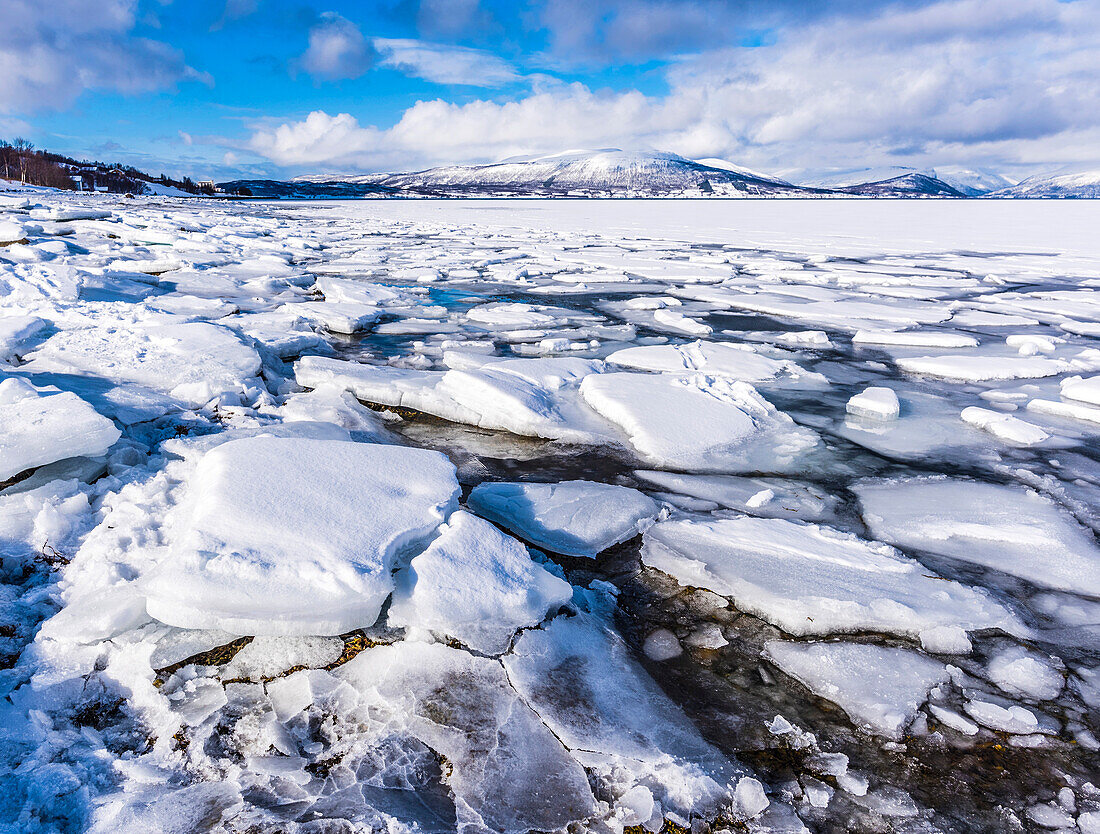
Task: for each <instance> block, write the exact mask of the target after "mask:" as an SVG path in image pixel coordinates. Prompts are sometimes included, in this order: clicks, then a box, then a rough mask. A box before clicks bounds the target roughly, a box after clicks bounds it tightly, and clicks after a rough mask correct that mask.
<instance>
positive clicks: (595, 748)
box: [504, 615, 743, 819]
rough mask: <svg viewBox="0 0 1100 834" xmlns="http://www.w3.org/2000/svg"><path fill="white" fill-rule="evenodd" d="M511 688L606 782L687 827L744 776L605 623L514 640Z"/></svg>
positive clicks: (565, 622)
mask: <svg viewBox="0 0 1100 834" xmlns="http://www.w3.org/2000/svg"><path fill="white" fill-rule="evenodd" d="M504 667H505V669H506V670H507V672H508V677H509V679H510V680H511V682H512V684H513V686H515V687H516V689H517V691H518V692H519V693H520V695H522V696H523V697H524V699H525V700H526V701H527V702H528V703H530V704H531V706H532V707H534V709H535V710H536V711H537V712H538V713H539V715H540V716H541V717H542V719H543V721H545V722H546V724H547V726H548V727H550V729H551V730H553V732H554V734H555V735H556V736H557V737H558V738H560V739H561V740H562V742H564V743H565V745H566V746H567V747H568V748H569V749H570V750H572V751H573V753H574V756H576V758H577V760H578V761H580V762H581V763H582V764H583V765H584V766H585V767H586V768H588V769H589V771H590V772H592V773H594V774H595V775H596V778H597V780H598V782H600V783H601V784H603V785H605V786H607V788H608V789H609V790H611V791H613V792H614V793H616V794H619V793H621V792H625V791H626V790H629V789H630V788H632V787H634V786H635V785H638V784H641V785H644V786H646V787H647V788H649V789H650V791H651V792H652V793H653V795H654V796H655V797H656V798H657V801H658V802H660V803H661V805H662V806H663V808H664V810H665V811H666V813H667V812H671V813H673V814H676V815H679V816H680V818H682V819H683V818H686V817H687V815H688V814H690V813H692V812H693V811H694V812H699V811H701V810H703V809H706V808H713V807H715V806H716V804H717V803H719V802H720V801H721V800H722V799H723V798H725V797H726V796H728V794H729V792H730V790H731V788H732V785H731V782H734V781H736V779H735V777H736V776H737V775H738V774H739V773H742V772H743V771H741V769H740V767H739V766H737V765H736V764H734V763H732V762H730V761H729V759H727V758H726V757H725V756H723V755H722V754H721V753H720V752H719V751H718V750H717V749H715V748H714V747H712V746H711V745H710V744H708V743H707V742H706V741H704V740H703V738H702V737H701V736H700V735H699V731H698V730H697V729H696V728H695V727H694V725H692V723H691V722H690V721H689V720H688V719H687V717H686V716H685V715H684V714H683V713H682V712H681V711H680V709H679V708H678V707H677V706H676V705H675V704H674V703H672V702H671V701H669V700H668V699H667V697H665V696H664V694H663V693H662V692H661V691H660V690H659V689H658V688H657V686H656V684H654V683H653V681H652V680H651V679H650V678H649V677H648V676H647V675H646V674H645V672H644V671H643V670H642V669H641V668H640V667H639V666H638V665H637V663H636V662H635V661H634V660H633V659H632V658H631V657H630V654H629V652H628V651H627V648H626V646H625V644H624V643H623V642H622V639H621V638H620V637H619V636H618V635H617V634H615V633H613V632H611V631H610V630H609V629H608V626H607V625H606V624H605V623H603V622H602V621H601V620H599V619H598V618H595V617H592V616H590V615H579V616H576V617H572V618H558V619H556V620H554V621H553V622H552V623H551V624H550V625H549V626H547V627H546V628H544V629H540V630H538V631H527V632H524V633H523V635H522V636H521V637H520V638H519V639H518V640H517V641H516V645H515V649H514V650H513V652H512V654H510V655H507V656H505V658H504Z"/></svg>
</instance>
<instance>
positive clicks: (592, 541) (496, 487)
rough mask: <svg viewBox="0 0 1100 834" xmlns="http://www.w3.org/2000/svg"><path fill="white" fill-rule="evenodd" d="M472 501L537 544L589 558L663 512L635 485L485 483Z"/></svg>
mask: <svg viewBox="0 0 1100 834" xmlns="http://www.w3.org/2000/svg"><path fill="white" fill-rule="evenodd" d="M467 503H468V504H469V505H470V508H471V509H473V510H474V511H475V512H477V513H480V514H481V515H482V516H484V517H485V518H488V519H491V520H493V521H495V522H497V523H498V524H501V525H502V526H504V527H506V528H507V529H509V530H511V531H512V532H513V533H515V534H516V535H517V536H520V537H521V538H523V539H524V540H526V541H529V542H531V544H533V545H535V546H536V547H541V548H544V549H546V550H550V551H552V552H554V553H562V554H565V555H567V556H587V557H590V558H594V557H595V556H596V555H597V554H599V553H601V552H602V551H604V550H607V548H609V547H611V546H612V545H616V544H618V543H619V542H623V541H626V540H627V539H629V538H633V537H634V536H636V535H638V534H639V533H641V532H642V531H644V530H645V529H646V528H648V527H649V525H650V524H652V523H653V521H654V520H655V519H656V517H657V515H658V513H659V512H660V507H659V506H658V505H657V503H656V502H655V501H653V499H651V498H649V497H647V496H646V495H644V494H642V493H641V492H638V491H637V490H635V489H630V488H629V487H622V486H615V485H613V484H600V483H594V482H592V481H564V482H561V483H556V484H536V483H484V484H479V485H478V486H476V487H474V489H473V491H472V492H471V493H470V496H469V498H467Z"/></svg>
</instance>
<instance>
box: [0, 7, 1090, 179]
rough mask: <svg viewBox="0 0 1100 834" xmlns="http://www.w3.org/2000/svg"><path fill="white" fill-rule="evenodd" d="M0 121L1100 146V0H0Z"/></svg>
mask: <svg viewBox="0 0 1100 834" xmlns="http://www.w3.org/2000/svg"><path fill="white" fill-rule="evenodd" d="M4 16H5V20H6V24H5V26H4V27H3V28H0V78H5V79H7V80H6V81H5V82H3V83H2V84H0V136H6V137H8V138H11V137H13V136H15V135H23V136H26V137H28V138H30V139H31V140H32V141H34V142H35V143H37V144H38V145H40V146H43V147H48V148H50V149H55V150H59V151H64V152H68V153H71V154H74V155H77V156H89V157H98V158H104V159H106V158H110V159H120V160H122V161H125V162H129V163H131V164H135V165H137V166H138V167H141V168H144V169H146V170H149V171H151V172H154V173H159V172H160V171H166V172H168V173H172V174H184V173H186V174H191V175H192V176H196V177H202V178H205V177H207V176H210V177H215V178H217V179H226V178H231V177H235V176H291V175H295V174H299V173H312V172H357V171H376V170H407V169H412V168H418V167H426V166H429V165H436V164H448V163H464V162H483V161H493V160H496V159H501V158H505V157H508V156H513V155H519V154H534V153H549V152H555V151H560V150H565V149H568V148H578V147H623V148H631V149H662V150H671V151H674V152H677V153H681V154H684V155H685V156H690V157H694V158H700V157H708V156H720V157H724V158H726V159H730V160H731V161H734V162H738V163H741V164H745V165H749V166H751V167H755V168H758V169H762V170H766V171H771V172H776V173H790V172H805V171H809V172H827V171H830V170H837V169H850V168H857V167H864V166H887V165H912V166H915V167H928V166H933V165H939V166H967V167H988V168H994V169H997V170H1001V171H1004V172H1007V173H1015V174H1017V175H1022V174H1026V173H1030V172H1032V171H1035V170H1042V169H1055V168H1059V167H1063V166H1082V165H1093V164H1096V163H1097V162H1098V161H1100V159H1098V157H1100V57H1098V56H1100V3H1097V2H1095V0H1075V2H1059V0H936V2H920V1H919V0H910V1H909V2H904V1H903V2H877V0H861V1H860V2H854V0H816V2H815V1H814V0H802V2H793V0H737V1H736V2H735V0H528V1H527V2H519V1H518V0H517V1H516V2H495V0H378V2H340V1H339V0H318V2H313V0H50V2H42V0H4Z"/></svg>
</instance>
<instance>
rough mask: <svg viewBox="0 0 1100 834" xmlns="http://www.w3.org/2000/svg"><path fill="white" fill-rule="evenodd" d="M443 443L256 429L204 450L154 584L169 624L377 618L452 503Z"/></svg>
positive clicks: (359, 622)
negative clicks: (395, 576) (396, 571)
mask: <svg viewBox="0 0 1100 834" xmlns="http://www.w3.org/2000/svg"><path fill="white" fill-rule="evenodd" d="M458 492H459V490H458V482H457V481H456V480H455V471H454V467H453V466H452V465H451V463H450V462H449V461H448V460H447V459H446V458H445V457H444V456H443V455H441V454H440V453H438V452H431V451H426V450H421V449H409V448H405V447H401V446H381V445H376V444H370V443H351V442H346V441H335V440H309V439H301V438H276V437H262V436H261V437H253V438H246V439H243V440H233V441H230V442H228V443H225V444H223V445H221V446H218V447H216V448H214V449H213V450H212V451H210V452H207V453H206V454H205V455H204V456H203V457H202V459H201V460H200V461H199V463H198V465H197V468H196V469H195V472H194V474H193V475H192V476H191V479H190V483H189V484H188V493H189V494H188V498H187V499H186V506H185V507H183V508H182V509H183V510H184V512H183V518H182V519H180V520H179V521H177V523H176V525H174V526H175V529H174V530H173V533H174V538H175V540H174V541H173V543H172V548H171V552H170V555H169V556H168V557H166V558H165V559H164V561H163V562H161V563H160V564H159V565H158V566H157V568H156V569H155V572H154V575H152V576H150V577H149V579H148V580H147V584H146V588H145V590H146V593H147V595H148V603H147V605H148V610H149V613H150V614H151V615H152V616H153V617H155V618H156V619H158V620H160V621H161V622H165V623H168V624H169V625H175V626H181V627H183V628H217V629H221V630H223V631H227V632H231V633H234V634H313V635H325V634H341V633H344V632H347V631H350V630H351V629H354V628H359V627H363V626H369V625H371V624H372V623H374V621H375V620H376V619H377V618H378V612H379V609H380V608H381V606H382V603H383V601H384V600H385V599H386V597H387V596H388V595H389V593H390V591H391V590H392V589H393V580H392V578H391V576H390V571H391V569H392V568H393V566H394V560H395V559H396V558H397V557H398V556H399V555H401V554H402V553H404V552H406V551H408V550H409V549H412V548H417V547H419V546H421V544H422V543H423V542H424V541H425V539H427V537H428V536H430V535H431V534H432V532H434V530H435V529H436V527H438V526H439V524H440V523H441V522H442V521H443V520H444V519H445V518H446V516H447V515H448V514H449V513H450V512H451V511H452V510H453V509H454V508H455V507H456V505H457V500H458Z"/></svg>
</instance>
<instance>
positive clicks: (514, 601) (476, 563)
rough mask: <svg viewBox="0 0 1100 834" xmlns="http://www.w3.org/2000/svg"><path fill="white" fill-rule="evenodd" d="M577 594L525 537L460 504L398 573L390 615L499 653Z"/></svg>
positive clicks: (400, 621) (393, 619) (401, 622)
mask: <svg viewBox="0 0 1100 834" xmlns="http://www.w3.org/2000/svg"><path fill="white" fill-rule="evenodd" d="M572 596H573V589H572V588H571V587H570V585H569V583H568V582H566V581H565V580H563V579H559V578H558V577H557V576H554V575H553V574H552V573H549V572H548V571H547V570H546V569H545V568H543V567H542V566H541V565H539V564H537V563H535V562H533V561H532V560H531V557H530V555H529V554H528V552H527V548H525V547H524V546H523V545H522V544H520V543H519V542H518V541H516V540H515V539H513V538H511V537H509V536H505V535H504V534H503V533H501V532H500V531H499V530H497V528H496V527H494V526H493V525H492V524H490V523H488V522H487V521H482V520H481V519H480V518H478V517H477V516H473V515H470V514H469V513H465V512H461V511H460V512H456V513H454V514H452V515H451V517H450V519H449V520H448V521H447V523H446V524H444V525H443V526H442V527H441V528H440V535H439V537H438V538H437V539H435V541H433V542H432V543H431V544H430V545H429V546H428V548H427V549H426V550H425V551H424V552H423V553H421V554H420V555H418V556H415V557H414V558H413V560H412V562H411V563H410V564H409V568H408V572H407V574H406V575H405V576H404V577H403V578H402V579H399V580H398V588H397V591H396V592H395V593H394V597H393V603H392V604H391V606H390V609H389V622H390V624H391V625H395V626H406V627H414V628H420V629H429V630H431V631H437V632H440V633H441V634H445V635H447V636H449V637H454V638H456V639H457V640H459V641H461V642H462V643H465V644H466V645H467V646H470V647H471V648H473V649H476V650H477V651H481V652H486V653H488V654H499V653H500V652H502V651H504V650H505V649H507V648H508V646H509V644H510V643H511V640H512V635H513V634H515V632H516V631H517V630H518V629H519V628H522V627H524V626H531V625H535V624H537V623H538V622H539V621H540V620H542V618H543V617H545V616H546V614H547V612H550V611H553V610H554V609H556V608H557V607H558V606H560V605H563V604H564V603H566V602H568V601H569V600H570V598H571V597H572Z"/></svg>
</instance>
